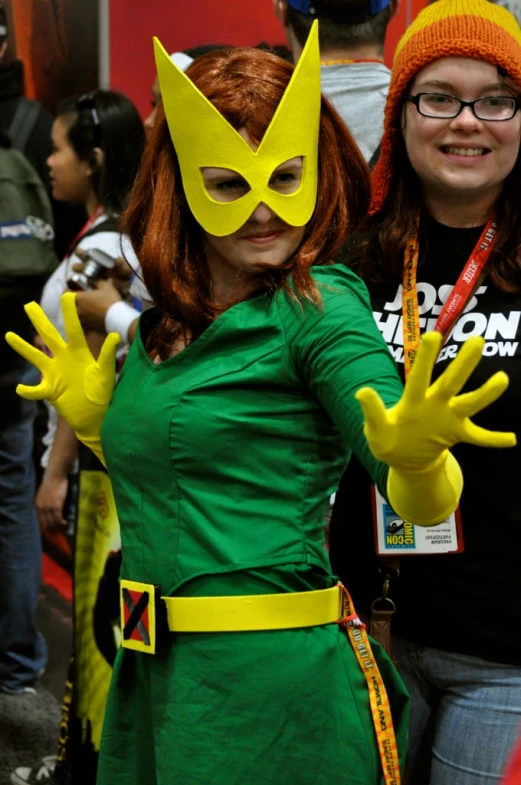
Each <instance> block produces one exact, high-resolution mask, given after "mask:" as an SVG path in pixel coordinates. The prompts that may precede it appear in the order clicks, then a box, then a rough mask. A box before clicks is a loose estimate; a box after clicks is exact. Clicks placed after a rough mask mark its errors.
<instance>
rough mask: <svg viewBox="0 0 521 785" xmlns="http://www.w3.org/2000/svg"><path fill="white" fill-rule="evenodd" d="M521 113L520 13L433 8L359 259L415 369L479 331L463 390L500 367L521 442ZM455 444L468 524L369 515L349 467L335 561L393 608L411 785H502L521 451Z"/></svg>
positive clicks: (455, 2)
mask: <svg viewBox="0 0 521 785" xmlns="http://www.w3.org/2000/svg"><path fill="white" fill-rule="evenodd" d="M520 106H521V29H520V28H519V25H518V24H517V21H516V20H515V19H514V17H513V16H512V15H511V14H510V13H509V12H507V11H506V10H505V9H504V8H501V7H500V6H499V5H495V4H493V3H490V2H488V1H486V0H438V2H436V3H434V4H432V5H429V6H428V7H427V8H426V9H424V10H423V11H422V12H421V13H420V15H419V16H418V17H417V19H416V20H415V22H414V23H413V24H412V25H411V27H410V28H409V29H408V30H407V31H406V33H405V35H404V36H403V38H402V40H401V42H400V43H399V45H398V48H397V50H396V56H395V61H394V65H393V73H392V80H391V86H390V90H389V97H388V102H387V107H386V127H385V134H384V138H383V141H382V156H381V159H380V161H379V163H378V165H377V168H376V170H375V172H374V176H373V187H374V195H373V203H372V215H371V217H370V218H369V219H368V221H367V222H366V224H365V225H364V226H363V227H362V229H361V231H360V233H358V235H357V237H356V238H353V239H352V241H351V242H350V243H349V248H348V250H347V255H346V262H347V263H348V264H349V265H350V266H352V267H353V268H354V269H355V270H357V271H358V272H359V273H360V274H361V276H362V277H363V279H364V280H365V282H366V283H367V285H368V287H369V291H370V295H371V303H372V308H373V313H374V317H375V319H376V321H377V324H378V326H379V329H380V330H381V332H382V335H383V336H384V338H385V340H386V342H387V344H388V346H389V349H390V352H391V353H392V355H393V357H394V359H395V361H396V362H397V364H398V367H399V368H400V370H401V371H402V374H403V373H404V372H405V371H407V369H408V367H409V365H410V362H411V357H413V356H414V350H415V346H416V343H417V341H418V336H419V332H420V331H424V330H432V329H434V328H436V329H438V330H440V331H441V332H442V333H443V334H444V336H445V346H444V348H443V349H442V351H441V354H440V357H439V359H438V362H437V364H436V368H435V376H438V374H442V372H443V371H444V369H445V368H446V366H447V363H449V362H450V361H451V359H452V358H453V357H460V356H461V353H462V352H463V351H464V349H465V342H466V341H467V340H468V339H469V338H470V337H471V336H483V338H484V340H485V344H484V349H483V359H482V362H481V364H480V367H479V370H477V371H476V372H475V373H473V374H472V376H470V371H471V369H469V373H468V376H469V377H470V378H469V382H468V384H469V385H470V386H474V385H475V384H477V383H479V381H480V379H484V378H485V377H486V376H487V375H488V374H489V373H491V372H497V371H500V370H501V371H505V372H506V373H507V374H508V375H509V378H510V379H511V386H510V388H509V390H508V391H507V393H506V394H505V396H504V397H503V398H502V400H501V403H496V404H493V405H491V406H490V408H489V409H488V410H487V412H486V413H483V414H482V415H480V416H478V417H476V423H477V425H479V426H480V427H485V428H499V429H501V427H502V426H503V425H504V424H505V423H507V422H508V423H511V424H512V426H513V429H514V430H515V431H516V432H517V433H518V434H519V433H520V432H521V409H520V407H519V390H520V386H521V214H520V211H519V182H520V176H521V157H520V143H521V112H520ZM416 320H417V321H416ZM413 370H414V366H413ZM440 378H442V377H440ZM438 381H439V379H438ZM435 384H436V382H435ZM454 454H455V456H456V457H457V458H458V461H459V462H460V463H461V466H462V469H463V473H464V477H465V486H464V489H463V494H462V497H461V505H460V516H459V517H460V524H458V521H457V520H449V521H447V522H446V524H444V525H443V527H440V528H441V530H440V528H439V529H438V530H434V529H433V530H431V531H430V532H427V533H426V535H424V534H422V531H423V530H421V529H420V527H418V526H416V527H414V526H410V523H409V522H408V521H405V522H404V521H403V519H401V516H397V515H393V513H392V510H389V509H388V508H386V507H385V505H384V504H383V503H382V502H379V501H378V497H377V496H376V494H375V497H374V498H375V501H374V508H373V500H372V499H373V497H372V493H371V488H370V480H369V478H368V477H367V474H366V472H364V471H363V469H362V468H361V467H360V466H359V465H358V466H355V464H354V463H352V464H351V465H350V467H348V469H347V472H346V474H345V475H344V477H343V479H342V482H341V484H340V488H339V491H338V493H337V496H336V504H335V507H334V512H333V517H332V521H331V529H330V535H331V539H330V557H331V563H332V566H333V570H334V571H335V572H336V573H337V574H338V575H340V577H341V579H342V580H344V581H346V582H347V584H348V586H349V587H350V588H351V589H352V591H353V594H354V598H355V602H356V603H358V605H359V606H360V608H361V609H362V611H363V613H364V614H367V615H369V614H370V610H371V605H372V603H373V601H377V604H376V606H375V613H374V615H373V620H374V627H373V630H374V631H375V632H384V633H385V634H386V635H387V633H388V623H387V622H385V615H384V614H385V613H387V616H388V615H389V613H391V611H392V609H393V605H392V603H394V604H395V606H396V612H395V614H394V616H393V619H392V627H393V630H394V632H395V636H394V639H393V651H394V654H395V657H396V660H397V662H398V667H399V670H400V673H401V674H402V675H403V677H404V680H405V682H406V685H407V687H408V690H409V692H410V695H411V699H412V703H411V725H410V743H409V756H410V782H411V783H412V785H427V784H428V783H430V785H494V783H497V782H498V780H499V778H500V776H501V773H502V771H503V768H504V765H505V762H506V760H507V758H508V755H509V753H510V749H511V747H512V745H513V743H514V740H515V739H516V736H517V733H518V729H519V725H520V721H521V636H520V635H519V629H520V628H521V605H520V603H519V598H520V596H521V570H520V562H521V506H520V504H519V477H520V475H521V449H520V447H519V446H517V447H516V448H515V449H513V450H509V451H508V454H507V453H505V452H497V451H492V450H486V451H479V453H478V452H477V451H476V450H475V449H473V448H472V447H469V446H468V445H460V446H458V447H456V448H455V450H454ZM373 509H374V510H375V511H376V514H377V516H376V520H375V521H374V522H373V513H372V511H373ZM409 521H413V522H414V518H411V519H409ZM404 527H407V528H404ZM409 527H410V528H409ZM374 532H376V533H377V535H378V536H377V540H376V541H375V538H374ZM424 537H425V538H424ZM377 542H379V543H380V547H379V551H380V553H381V554H382V557H383V558H382V559H380V560H378V558H377V555H376V550H377ZM394 546H396V548H395V547H394ZM420 546H421V549H420V550H419V554H423V555H416V554H415V553H414V549H415V548H417V549H418V548H419V547H420ZM436 551H437V552H436ZM400 554H401V556H400ZM397 557H399V564H396V563H394V564H393V561H395V560H396V559H397ZM397 570H399V573H400V574H399V577H396V574H397ZM381 573H383V574H381ZM393 577H394V579H393ZM389 581H390V584H391V586H390V588H389V585H388V584H389ZM386 592H387V594H386Z"/></svg>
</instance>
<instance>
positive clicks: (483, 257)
mask: <svg viewBox="0 0 521 785" xmlns="http://www.w3.org/2000/svg"><path fill="white" fill-rule="evenodd" d="M496 240H497V224H496V222H495V221H493V220H490V221H489V222H488V223H487V225H486V226H485V228H484V229H483V232H482V233H481V236H480V238H479V240H478V242H477V243H476V246H475V248H474V250H473V251H472V253H471V255H470V257H469V259H468V261H467V263H466V265H465V267H464V268H463V270H462V272H461V273H460V276H459V278H458V280H457V281H456V284H455V285H454V287H453V289H452V292H451V293H450V295H449V297H448V298H447V300H446V302H445V305H444V306H443V308H442V310H441V313H440V315H439V316H438V319H437V320H436V324H435V326H434V329H435V330H437V331H438V332H440V333H442V335H444V336H447V335H448V333H449V332H450V330H451V329H452V327H453V325H454V323H455V322H456V320H457V319H458V318H459V317H460V315H461V313H462V311H463V310H464V309H465V306H466V305H467V303H468V301H469V300H470V298H471V297H472V295H473V293H474V291H475V289H476V286H477V284H478V281H479V279H480V277H481V275H482V274H483V271H484V269H485V266H486V264H487V262H488V260H489V259H490V255H491V253H492V251H493V250H494V246H495V244H496ZM404 256H405V258H404V268H403V285H402V288H403V294H402V317H403V354H404V362H405V376H407V374H408V373H409V371H410V370H411V368H412V364H413V362H414V359H415V357H416V352H417V351H418V348H419V346H420V311H419V307H418V292H417V288H416V275H417V271H418V258H419V244H418V237H417V236H416V237H411V238H410V240H409V242H408V243H407V247H406V249H405V255H404Z"/></svg>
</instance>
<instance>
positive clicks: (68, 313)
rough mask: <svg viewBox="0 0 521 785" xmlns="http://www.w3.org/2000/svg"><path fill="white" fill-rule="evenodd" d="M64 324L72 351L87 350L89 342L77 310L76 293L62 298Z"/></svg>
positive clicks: (66, 294)
mask: <svg viewBox="0 0 521 785" xmlns="http://www.w3.org/2000/svg"><path fill="white" fill-rule="evenodd" d="M61 306H62V314H63V323H64V324H65V332H66V333H67V341H68V342H69V346H70V347H71V349H87V348H88V346H87V340H86V338H85V333H84V332H83V327H82V326H81V322H80V318H79V316H78V311H77V309H76V294H75V292H65V294H62V297H61Z"/></svg>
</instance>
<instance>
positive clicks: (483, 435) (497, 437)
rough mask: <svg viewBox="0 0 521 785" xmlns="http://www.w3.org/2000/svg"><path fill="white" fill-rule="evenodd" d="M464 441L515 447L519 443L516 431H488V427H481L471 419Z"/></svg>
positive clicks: (486, 445) (481, 445) (479, 444)
mask: <svg viewBox="0 0 521 785" xmlns="http://www.w3.org/2000/svg"><path fill="white" fill-rule="evenodd" d="M462 441H465V442H467V444H475V445H476V446H477V447H515V446H516V444H517V439H516V435H515V433H504V432H502V431H487V430H486V428H480V427H479V425H476V424H475V423H473V422H471V421H470V420H469V421H468V422H467V423H466V427H465V433H464V436H463V439H462Z"/></svg>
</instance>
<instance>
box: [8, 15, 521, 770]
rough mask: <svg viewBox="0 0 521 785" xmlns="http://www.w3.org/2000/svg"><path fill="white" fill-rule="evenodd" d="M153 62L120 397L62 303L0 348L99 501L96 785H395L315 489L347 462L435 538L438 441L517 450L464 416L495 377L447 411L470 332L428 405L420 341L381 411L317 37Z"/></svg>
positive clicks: (453, 494)
mask: <svg viewBox="0 0 521 785" xmlns="http://www.w3.org/2000/svg"><path fill="white" fill-rule="evenodd" d="M156 58H157V65H158V73H159V78H160V82H161V93H162V98H163V101H162V106H161V107H160V108H159V109H158V114H157V118H156V123H155V127H154V130H153V134H152V136H151V139H150V141H149V143H148V145H147V147H146V150H145V156H144V159H143V165H142V167H141V169H140V172H139V174H138V176H137V179H136V183H135V185H134V188H133V191H132V195H131V198H130V202H129V206H128V208H127V210H126V211H125V226H127V227H128V233H129V237H130V238H131V240H132V245H133V247H134V249H135V251H136V254H137V255H138V257H139V260H140V262H141V266H142V270H143V277H144V280H145V283H146V285H147V288H148V290H149V291H150V293H151V295H152V300H153V301H154V303H155V305H156V307H155V308H150V309H147V310H146V311H145V312H144V313H143V316H142V317H141V320H140V324H139V329H138V331H137V334H136V338H135V340H134V342H133V344H132V346H131V349H130V352H129V356H128V358H127V360H126V362H125V365H124V367H123V371H122V373H121V376H120V378H119V381H118V384H117V386H116V387H115V389H114V383H115V372H114V361H113V357H114V353H115V347H116V344H117V341H118V336H117V335H114V334H112V335H109V336H108V337H107V339H106V342H105V344H104V346H103V349H102V350H101V353H100V355H99V360H98V361H97V362H95V361H94V358H93V357H92V356H90V355H89V352H88V349H87V345H86V342H85V337H84V335H83V331H82V328H81V325H80V323H79V321H78V317H77V313H76V309H75V304H74V295H73V294H71V293H67V294H66V295H64V297H63V298H62V307H63V312H64V320H65V323H66V331H67V343H65V342H63V340H62V338H61V336H60V335H59V334H58V333H57V332H56V331H55V330H53V327H52V325H51V324H50V323H49V321H48V320H47V319H46V317H45V315H44V314H43V312H42V311H41V309H40V308H39V306H38V305H37V304H36V303H32V304H29V305H28V306H26V310H27V313H28V314H29V315H30V318H31V319H32V320H33V323H34V324H35V327H37V329H39V330H40V331H41V333H43V334H44V335H45V336H46V340H47V342H48V345H49V347H50V348H51V351H52V354H53V358H52V359H51V358H49V357H47V356H46V355H45V354H43V353H41V352H38V351H37V350H36V349H35V348H34V347H31V346H29V345H28V344H26V343H24V342H23V341H22V340H21V339H19V338H17V337H16V336H15V335H13V334H10V335H8V336H7V339H8V342H9V343H10V345H11V346H12V347H13V348H16V349H17V350H19V351H20V352H21V353H22V355H23V356H25V357H26V358H30V359H31V360H32V361H33V362H35V363H36V364H37V366H38V367H39V368H41V370H42V371H43V380H42V383H41V384H40V385H39V386H38V387H36V388H27V387H26V388H21V389H20V390H19V392H20V393H21V394H22V395H28V396H30V397H35V398H36V397H42V396H43V397H47V398H50V399H51V400H52V401H53V402H54V404H55V406H56V407H57V409H58V410H59V411H60V412H61V414H62V415H63V416H66V417H69V418H70V419H71V421H72V424H73V425H74V426H75V428H76V430H77V432H78V436H79V438H80V439H82V440H83V441H84V442H85V443H86V444H87V445H88V446H89V447H90V448H91V449H92V450H93V451H94V452H95V454H96V455H97V456H98V457H99V458H100V459H102V460H106V462H107V466H108V470H109V472H110V477H111V481H112V483H113V486H114V493H115V497H116V499H117V505H118V514H119V516H120V521H121V531H122V553H123V564H122V571H121V602H122V620H123V640H122V647H121V648H120V649H119V651H118V654H117V657H116V663H115V666H114V672H113V681H112V685H111V691H110V695H109V700H108V702H107V712H106V717H105V724H104V734H103V741H102V748H101V752H100V763H99V769H98V785H130V784H131V783H132V785H134V783H139V784H140V785H157V783H162V782H164V783H190V785H208V783H212V785H244V783H247V782H252V781H254V782H256V783H257V784H258V785H287V783H288V782H298V783H299V785H330V784H331V783H332V782H345V781H347V780H348V781H349V782H350V785H381V783H382V782H383V781H384V780H385V782H386V783H387V784H388V785H390V784H391V783H395V784H396V785H398V783H399V781H400V756H402V760H403V754H404V747H405V735H406V732H405V730H406V720H407V716H406V715H407V708H406V703H407V701H406V698H405V695H404V693H403V689H402V685H401V682H400V679H399V678H398V677H397V674H396V672H395V670H394V668H393V666H392V664H391V662H390V661H389V659H388V658H387V657H386V656H384V655H383V654H381V652H380V650H379V648H378V646H377V645H375V647H374V651H373V650H372V648H371V645H370V643H369V641H368V639H367V637H366V635H365V630H364V628H363V626H362V625H361V622H360V620H359V619H358V617H357V616H356V613H355V612H354V609H353V608H352V606H351V603H350V599H349V597H348V595H347V593H346V592H345V591H344V590H343V589H342V587H340V586H339V585H338V584H337V583H336V579H335V578H334V576H333V575H332V574H331V571H330V566H329V563H328V558H327V554H326V552H325V550H324V547H323V545H324V543H323V520H324V515H325V511H326V509H327V506H328V503H329V494H330V492H331V490H332V488H333V487H335V486H336V484H337V482H338V480H339V477H340V474H341V472H342V469H343V467H344V465H345V461H346V460H347V459H348V458H349V455H350V454H351V451H354V452H355V453H356V454H358V456H359V457H360V458H361V459H362V460H363V461H364V462H365V464H366V465H367V467H368V470H369V471H370V472H371V474H372V475H373V477H374V478H375V480H377V481H378V483H379V485H380V487H381V488H382V489H383V492H384V493H388V494H389V496H390V498H391V499H393V500H394V503H395V504H396V505H397V507H398V508H399V509H400V510H401V514H402V515H411V516H413V517H415V518H416V517H417V516H419V518H420V519H421V520H422V521H424V522H425V523H435V522H436V521H439V520H442V519H443V518H444V517H445V515H446V514H447V513H448V512H450V511H452V510H454V508H455V506H456V504H457V499H458V497H459V495H460V492H461V484H462V477H461V473H460V471H459V467H458V465H457V463H456V462H455V461H454V459H453V457H452V455H451V454H450V452H449V448H450V447H451V446H452V445H453V444H454V443H456V442H459V441H460V440H464V441H468V442H470V443H473V444H482V445H495V446H497V447H499V446H504V447H506V446H509V445H512V444H513V443H514V438H513V436H512V435H511V434H508V433H503V434H499V433H491V432H487V431H483V430H479V429H476V428H475V426H474V425H473V424H472V422H471V420H470V419H469V415H470V412H471V411H472V413H473V414H476V413H477V412H478V411H480V410H481V408H482V406H484V405H486V404H487V403H490V402H491V401H492V400H495V398H496V397H498V396H499V395H500V394H501V392H502V391H503V390H504V389H505V386H506V384H507V383H508V380H507V377H506V375H505V374H499V375H497V376H496V377H495V378H494V379H491V380H490V381H489V382H488V383H487V384H486V385H485V386H484V387H483V388H482V389H481V390H476V391H474V392H472V393H471V394H470V395H469V396H463V398H462V399H460V398H459V397H457V393H458V391H459V388H460V385H461V384H463V382H464V380H465V378H466V374H467V372H468V371H467V369H468V368H469V367H475V365H476V364H477V363H478V362H479V358H480V355H481V348H482V343H481V341H480V340H479V339H475V340H474V341H469V342H468V344H467V346H466V347H465V350H464V351H463V352H462V355H461V356H460V357H459V358H458V359H457V360H456V361H455V363H454V364H453V365H451V367H450V368H449V369H448V371H447V374H446V376H445V378H444V383H445V387H444V388H443V389H442V390H441V391H439V390H437V389H436V388H434V389H433V388H430V389H429V379H430V375H431V371H432V367H433V365H434V363H435V360H436V356H437V352H438V349H439V346H440V340H439V336H437V335H435V334H431V335H429V336H428V337H427V336H426V337H425V339H424V342H423V347H422V349H421V350H420V351H419V353H418V360H417V363H416V365H415V368H414V369H413V374H412V377H411V378H410V380H409V382H408V384H407V386H406V389H405V392H403V391H402V386H401V383H400V382H399V379H398V375H397V372H396V368H395V366H394V363H393V361H392V359H391V357H390V355H389V353H388V351H387V347H386V345H385V342H384V341H383V339H382V337H381V335H380V333H379V331H378V329H377V327H376V325H375V323H374V320H373V317H372V314H371V311H370V309H369V308H368V302H367V294H366V290H365V287H364V286H363V284H362V282H361V281H360V279H359V278H358V277H357V276H356V275H354V274H353V273H352V272H351V271H349V270H348V269H347V268H345V267H344V266H343V265H333V264H331V260H332V257H333V256H334V255H335V254H336V253H337V252H338V250H339V248H340V247H341V245H342V244H343V242H345V240H346V238H347V237H348V236H349V234H350V233H351V232H352V231H353V230H354V229H355V228H356V227H357V225H358V224H359V222H360V221H361V220H362V219H363V218H364V216H365V212H366V209H367V206H368V199H369V191H370V188H369V178H368V172H367V167H366V165H365V163H364V161H363V159H362V157H361V155H360V153H359V150H358V148H357V146H356V144H355V143H354V141H353V139H352V137H351V135H350V134H349V132H348V130H347V128H346V126H345V124H344V123H343V122H342V121H341V119H340V118H339V116H338V114H337V112H335V111H334V109H333V108H332V107H331V105H330V103H329V102H328V101H327V99H325V98H323V97H322V96H321V91H320V58H319V50H318V35H317V29H316V26H315V28H314V29H312V31H311V33H310V38H309V40H308V43H307V45H306V48H305V49H304V51H303V53H302V56H301V58H300V60H299V63H298V65H297V67H296V68H295V70H293V69H292V66H291V65H290V64H289V63H287V62H285V61H284V60H282V59H281V58H279V57H276V56H274V55H272V54H270V53H268V52H262V51H260V50H258V49H243V48H239V49H228V50H221V51H218V52H213V53H209V54H207V55H205V56H204V57H201V58H199V59H198V60H196V61H195V62H194V63H192V64H191V65H190V66H189V68H188V69H187V72H186V74H184V73H183V72H182V71H180V70H179V69H178V68H177V67H176V66H175V64H174V63H172V62H171V60H170V58H169V56H168V54H167V53H166V52H165V50H164V49H163V48H162V47H161V45H160V44H159V43H158V42H156ZM181 173H182V176H181ZM368 385H370V387H368ZM376 391H379V392H380V393H381V395H382V396H383V398H384V400H385V402H386V403H385V404H384V402H383V401H382V399H381V398H380V397H379V395H378V393H377V392H376ZM109 402H110V405H109ZM359 402H360V404H361V405H362V407H363V409H364V411H365V413H366V421H365V426H364V416H363V414H362V409H361V408H360V407H359ZM386 404H387V405H388V406H391V407H392V408H391V409H389V410H387V409H386V408H385V405H386ZM101 424H102V433H100V426H101ZM101 439H102V442H101ZM372 451H373V452H372ZM374 453H376V455H378V456H381V457H383V458H385V463H384V462H383V461H382V460H379V459H378V458H377V457H375V455H374ZM427 510H428V512H427ZM424 513H426V515H425V517H424ZM160 597H163V598H164V599H162V600H161V599H160ZM163 611H166V612H167V613H163ZM371 706H372V707H373V708H372V709H371ZM136 718H139V721H136Z"/></svg>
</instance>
